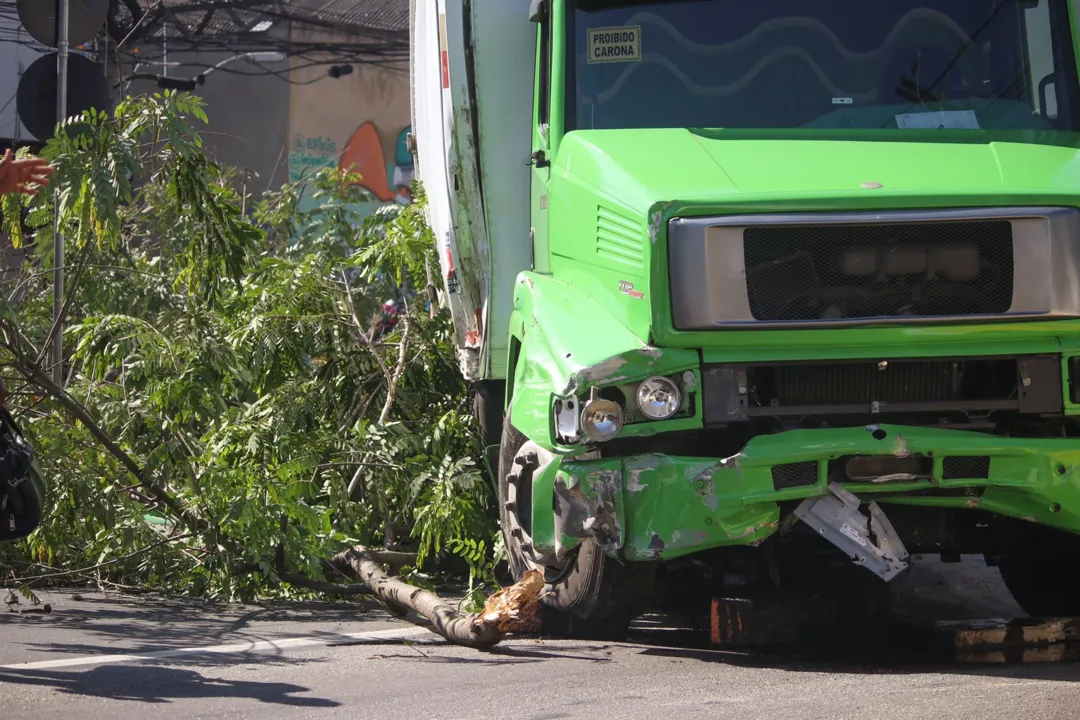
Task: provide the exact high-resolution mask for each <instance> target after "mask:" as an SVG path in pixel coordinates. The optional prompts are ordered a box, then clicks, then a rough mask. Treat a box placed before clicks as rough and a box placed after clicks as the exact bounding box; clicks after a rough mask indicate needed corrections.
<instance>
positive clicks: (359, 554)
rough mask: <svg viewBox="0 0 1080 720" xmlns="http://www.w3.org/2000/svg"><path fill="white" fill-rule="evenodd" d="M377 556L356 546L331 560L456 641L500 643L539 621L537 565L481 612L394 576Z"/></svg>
mask: <svg viewBox="0 0 1080 720" xmlns="http://www.w3.org/2000/svg"><path fill="white" fill-rule="evenodd" d="M375 558H376V556H375V555H374V554H373V553H372V552H371V551H369V550H368V549H367V548H365V547H361V546H357V547H354V548H350V549H349V550H346V551H344V552H341V553H338V554H337V555H335V556H334V558H333V560H331V561H330V562H331V564H333V565H334V566H335V567H337V568H340V569H341V570H342V571H343V572H345V571H351V572H354V573H356V574H357V575H359V576H360V578H361V579H362V580H363V581H364V582H365V583H366V584H367V586H368V587H370V588H371V590H372V592H373V593H374V594H375V596H376V597H377V598H379V599H380V600H382V601H383V602H385V603H387V605H389V606H390V608H391V610H394V609H395V607H397V608H407V609H409V610H412V611H413V612H415V613H417V614H418V615H421V616H423V617H424V618H425V619H427V620H428V621H429V622H430V623H431V625H432V627H433V629H434V630H435V632H437V633H438V634H440V635H442V636H443V637H444V638H446V639H447V640H449V641H450V642H452V643H454V644H455V645H464V646H466V647H471V648H476V649H478V650H487V649H489V648H492V647H494V646H495V645H497V644H498V643H499V642H500V641H501V640H502V639H503V637H504V636H505V635H506V634H507V633H510V632H518V631H521V630H525V629H531V628H532V627H534V626H535V623H536V618H537V617H538V615H537V613H538V612H539V607H540V596H541V593H542V592H543V590H544V578H543V576H542V575H541V574H540V573H539V572H537V571H536V570H530V571H529V572H527V573H525V577H523V578H522V579H521V580H520V581H519V582H518V583H517V584H516V585H513V586H511V587H509V588H506V589H505V590H500V591H499V592H497V593H495V594H494V595H492V596H491V597H489V598H488V600H487V602H486V603H485V604H484V610H483V612H481V613H480V614H479V615H471V614H468V613H462V612H459V611H458V609H457V608H456V607H455V606H454V605H452V604H450V603H448V602H447V601H445V600H443V599H442V598H440V597H439V596H438V595H436V594H435V593H433V592H431V591H429V590H424V589H422V588H418V587H416V586H415V585H410V584H408V583H407V582H405V581H403V580H400V579H398V578H393V577H390V576H389V575H387V574H386V572H385V571H384V570H383V569H382V568H381V567H379V564H378V563H377V562H376V559H375Z"/></svg>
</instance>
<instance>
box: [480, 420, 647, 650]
mask: <svg viewBox="0 0 1080 720" xmlns="http://www.w3.org/2000/svg"><path fill="white" fill-rule="evenodd" d="M526 442H527V438H526V437H525V436H524V435H522V434H521V433H520V432H518V430H517V429H516V428H514V426H513V425H511V423H510V413H509V412H507V414H506V419H505V420H504V421H503V428H502V442H501V443H500V452H499V517H500V524H501V525H502V530H503V537H504V538H505V540H506V554H507V559H508V562H509V565H510V572H511V573H512V575H513V577H514V579H515V580H518V579H520V578H521V577H522V576H523V575H524V574H525V573H526V572H527V571H528V570H539V571H541V572H542V573H544V577H545V580H546V582H547V590H548V592H547V594H546V595H545V597H544V603H545V605H546V608H545V609H544V610H543V611H542V612H541V613H540V617H541V622H542V624H543V627H542V628H541V630H542V631H543V632H549V633H552V634H556V635H564V636H572V637H578V638H588V639H597V640H599V639H603V640H617V639H620V638H622V637H623V636H625V634H626V630H627V628H629V626H630V623H631V622H632V621H633V619H634V618H635V617H637V616H638V615H639V614H641V613H642V612H643V611H644V610H645V608H646V605H647V603H648V600H649V597H650V595H651V593H652V588H653V582H654V579H655V574H656V566H655V565H654V564H653V563H621V562H619V561H618V560H616V559H614V558H612V557H610V556H609V555H607V553H605V552H604V551H603V550H601V549H600V547H599V546H598V545H597V544H596V543H595V542H594V541H592V540H586V541H584V542H583V543H582V544H581V545H580V546H579V547H578V548H577V551H576V552H574V553H572V554H571V556H570V557H568V558H566V559H565V560H563V561H562V562H561V563H559V564H558V565H557V566H550V565H540V564H538V563H537V562H536V560H534V559H533V557H531V556H530V555H529V554H528V553H527V552H526V550H525V546H529V545H530V541H531V537H530V536H529V533H528V529H529V525H530V523H529V522H521V520H524V518H522V517H520V515H517V514H518V513H521V512H523V511H524V512H526V513H528V512H529V511H530V510H531V497H529V498H528V501H527V502H521V506H520V507H517V508H514V509H513V510H511V509H510V508H509V507H508V498H509V490H510V476H511V471H512V470H513V468H514V461H515V458H516V457H517V455H518V451H519V450H520V449H521V447H522V446H523V445H525V443H526ZM514 529H517V530H518V532H516V533H515V532H513V530H514Z"/></svg>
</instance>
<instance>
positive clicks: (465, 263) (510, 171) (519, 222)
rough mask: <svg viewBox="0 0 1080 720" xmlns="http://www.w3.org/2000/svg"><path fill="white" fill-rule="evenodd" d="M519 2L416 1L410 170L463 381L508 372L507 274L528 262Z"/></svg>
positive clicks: (528, 84) (523, 30)
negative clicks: (424, 205) (413, 166)
mask: <svg viewBox="0 0 1080 720" xmlns="http://www.w3.org/2000/svg"><path fill="white" fill-rule="evenodd" d="M528 7H529V0H414V2H413V4H412V78H413V133H414V136H415V138H416V149H417V175H418V177H419V179H420V180H421V181H422V182H423V184H424V187H425V190H426V192H427V195H428V216H429V221H430V223H431V226H432V230H433V231H434V233H435V236H436V238H437V240H438V242H439V243H440V263H441V270H442V277H443V281H444V289H445V292H446V296H447V298H448V302H449V305H450V309H451V313H452V314H453V317H454V324H455V328H456V331H457V332H456V338H457V344H458V347H459V350H460V356H461V365H462V369H463V371H464V372H465V375H466V377H468V378H469V379H484V378H502V377H505V374H506V352H507V334H508V328H509V320H510V313H511V312H512V310H513V288H514V280H515V278H516V277H517V274H518V273H519V272H520V271H522V270H527V269H529V267H530V264H531V239H530V236H529V177H530V170H529V154H530V153H529V148H530V143H531V133H532V130H531V120H532V93H533V58H534V55H535V38H536V27H535V25H533V24H532V23H530V22H529V21H528Z"/></svg>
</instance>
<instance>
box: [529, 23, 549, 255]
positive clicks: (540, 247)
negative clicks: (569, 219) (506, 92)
mask: <svg viewBox="0 0 1080 720" xmlns="http://www.w3.org/2000/svg"><path fill="white" fill-rule="evenodd" d="M550 8H551V3H549V2H544V3H540V4H539V7H538V8H537V14H536V15H535V16H534V18H533V20H534V21H535V22H536V26H537V47H536V81H535V86H534V98H533V140H532V218H531V221H532V238H533V248H532V251H533V263H532V264H533V269H534V270H535V271H536V272H541V273H547V272H551V268H550V262H549V256H548V211H547V209H548V185H549V181H550V180H551V159H552V158H551V62H552V27H551V25H552V23H551V21H552V18H551V10H550Z"/></svg>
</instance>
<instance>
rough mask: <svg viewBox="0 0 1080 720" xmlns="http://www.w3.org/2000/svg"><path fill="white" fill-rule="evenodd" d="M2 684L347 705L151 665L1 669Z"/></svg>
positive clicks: (298, 689) (269, 685)
mask: <svg viewBox="0 0 1080 720" xmlns="http://www.w3.org/2000/svg"><path fill="white" fill-rule="evenodd" d="M0 683H6V684H19V685H31V686H37V687H46V688H52V689H54V690H56V691H57V692H60V693H64V694H68V695H81V696H87V697H96V698H104V699H108V700H127V701H132V702H143V703H171V702H176V701H182V700H193V699H216V700H226V699H235V700H257V701H259V702H263V703H268V704H273V705H287V706H291V707H299V708H332V707H339V706H340V705H341V703H339V702H337V701H336V700H330V699H327V698H320V697H305V696H303V695H301V693H305V692H310V688H306V687H303V686H301V685H292V684H289V683H276V682H257V681H250V680H226V679H223V678H215V677H211V676H209V675H206V674H203V673H200V672H196V671H194V670H184V669H179V668H172V667H157V666H149V665H108V666H101V667H95V668H91V669H89V670H82V669H80V670H77V671H73V672H60V671H53V670H0Z"/></svg>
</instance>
